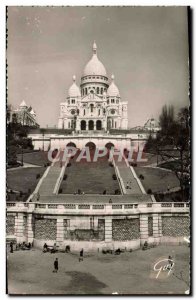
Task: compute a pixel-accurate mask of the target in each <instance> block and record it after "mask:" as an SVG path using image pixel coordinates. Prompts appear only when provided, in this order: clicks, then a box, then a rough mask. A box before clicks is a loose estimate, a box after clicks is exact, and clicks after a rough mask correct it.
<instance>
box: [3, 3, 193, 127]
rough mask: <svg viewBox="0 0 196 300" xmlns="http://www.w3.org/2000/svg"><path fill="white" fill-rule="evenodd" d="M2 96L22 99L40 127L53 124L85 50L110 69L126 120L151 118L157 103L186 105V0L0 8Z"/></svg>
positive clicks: (79, 71)
mask: <svg viewBox="0 0 196 300" xmlns="http://www.w3.org/2000/svg"><path fill="white" fill-rule="evenodd" d="M7 28H8V49H7V54H6V55H7V63H8V69H7V71H8V85H7V87H8V99H7V101H8V103H9V104H12V105H13V107H14V108H17V106H18V105H19V104H20V103H21V102H22V100H24V101H25V102H26V104H27V105H29V106H30V105H31V106H32V107H33V109H34V110H35V111H36V114H37V121H38V123H39V124H40V126H41V127H45V126H49V127H53V126H55V125H57V124H58V115H59V104H60V103H61V102H64V101H65V100H66V97H67V91H68V89H69V87H70V85H71V84H72V76H73V75H76V81H77V84H78V85H79V84H80V78H81V76H82V72H83V69H84V67H85V65H86V63H87V62H88V61H89V60H90V59H91V57H92V44H93V41H94V40H96V44H97V47H98V49H97V52H98V58H99V59H100V61H101V62H102V63H103V64H104V66H105V68H106V70H107V75H108V77H109V78H110V77H111V74H114V75H115V83H116V85H117V86H118V88H119V91H120V95H121V98H122V100H125V101H128V121H129V127H134V126H140V125H143V124H144V123H145V122H146V121H147V120H148V119H149V118H151V117H154V118H157V119H158V116H159V115H160V112H161V108H162V106H163V105H164V104H167V105H170V104H172V105H174V107H175V111H176V112H177V111H178V109H179V108H181V107H183V106H186V105H189V98H188V90H189V69H188V25H187V11H186V7H112V6H110V7H109V6H108V7H84V6H83V7H66V6H64V7H62V6H61V7H51V6H50V7H49V6H48V7H46V6H45V7H41V6H40V7H39V6H37V7H27V6H26V7H25V6H23V7H20V6H12V7H11V6H10V7H8V19H7Z"/></svg>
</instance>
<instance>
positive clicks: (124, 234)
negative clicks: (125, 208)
mask: <svg viewBox="0 0 196 300" xmlns="http://www.w3.org/2000/svg"><path fill="white" fill-rule="evenodd" d="M139 238H140V223H139V218H137V219H136V218H135V219H127V220H126V219H113V220H112V239H113V240H114V241H126V240H127V241H128V240H134V239H139Z"/></svg>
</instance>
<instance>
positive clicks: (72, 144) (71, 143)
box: [66, 142, 76, 148]
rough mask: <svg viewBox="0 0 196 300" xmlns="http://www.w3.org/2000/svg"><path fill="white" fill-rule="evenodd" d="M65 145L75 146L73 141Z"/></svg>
mask: <svg viewBox="0 0 196 300" xmlns="http://www.w3.org/2000/svg"><path fill="white" fill-rule="evenodd" d="M66 147H75V148H76V144H74V143H73V142H69V143H68V144H67V146H66Z"/></svg>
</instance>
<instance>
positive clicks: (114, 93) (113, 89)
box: [107, 75, 120, 97]
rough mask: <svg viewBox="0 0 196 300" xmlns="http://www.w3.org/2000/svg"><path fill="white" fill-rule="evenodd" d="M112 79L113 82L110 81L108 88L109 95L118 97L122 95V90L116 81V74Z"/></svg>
mask: <svg viewBox="0 0 196 300" xmlns="http://www.w3.org/2000/svg"><path fill="white" fill-rule="evenodd" d="M111 79H112V82H111V83H110V86H109V88H108V90H107V95H108V96H109V97H118V96H120V92H119V89H118V88H117V86H116V85H115V83H114V75H112V76H111Z"/></svg>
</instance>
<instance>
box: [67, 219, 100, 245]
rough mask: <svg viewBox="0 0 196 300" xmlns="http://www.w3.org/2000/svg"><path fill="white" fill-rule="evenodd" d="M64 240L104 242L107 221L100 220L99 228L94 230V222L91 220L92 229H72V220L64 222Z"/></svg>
mask: <svg viewBox="0 0 196 300" xmlns="http://www.w3.org/2000/svg"><path fill="white" fill-rule="evenodd" d="M63 227H64V240H71V241H104V239H105V220H104V219H98V227H97V228H94V223H93V220H92V219H90V228H77V229H74V230H73V229H72V230H71V229H70V220H68V219H66V220H65V219H64V220H63Z"/></svg>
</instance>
